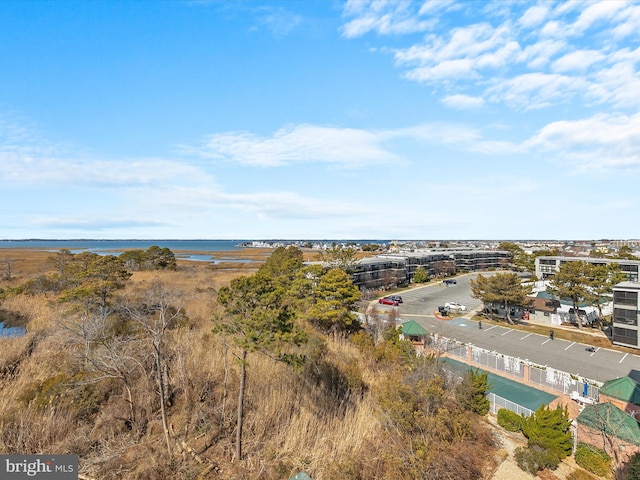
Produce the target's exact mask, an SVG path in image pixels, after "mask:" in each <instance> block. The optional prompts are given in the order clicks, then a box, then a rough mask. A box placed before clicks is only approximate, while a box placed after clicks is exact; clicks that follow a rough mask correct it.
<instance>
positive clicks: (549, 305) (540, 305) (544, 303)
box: [526, 296, 560, 313]
mask: <svg viewBox="0 0 640 480" xmlns="http://www.w3.org/2000/svg"><path fill="white" fill-rule="evenodd" d="M526 306H527V307H528V308H533V309H534V310H538V311H541V312H552V313H553V312H555V311H556V308H558V307H559V306H560V302H558V301H557V300H553V299H550V298H546V297H540V296H538V297H532V298H530V299H529V303H528V304H527V305H526Z"/></svg>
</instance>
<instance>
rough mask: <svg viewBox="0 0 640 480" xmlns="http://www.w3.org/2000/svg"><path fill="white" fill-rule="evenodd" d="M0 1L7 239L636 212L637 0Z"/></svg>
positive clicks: (510, 224)
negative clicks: (478, 0) (534, 0)
mask: <svg viewBox="0 0 640 480" xmlns="http://www.w3.org/2000/svg"><path fill="white" fill-rule="evenodd" d="M0 18H2V19H3V20H4V21H3V28H2V29H0V65H2V72H3V73H2V75H0V182H1V185H2V188H0V205H1V206H0V209H1V214H0V238H4V239H30V238H43V239H133V238H135V239H143V240H145V239H221V240H226V239H251V240H253V239H255V240H263V239H264V240H268V239H281V240H297V239H302V240H304V239H334V238H335V239H341V240H351V239H376V238H377V239H400V240H402V239H443V240H444V239H452V240H473V239H476V240H478V239H485V240H487V241H493V240H500V239H519V238H520V239H528V240H531V241H535V240H544V239H554V238H557V239H594V240H596V239H618V240H625V239H630V238H637V237H638V235H639V232H638V228H637V226H636V225H635V224H634V223H633V222H634V220H635V219H636V218H637V212H638V211H640V189H639V188H638V179H640V169H639V166H640V95H639V94H638V92H640V72H639V69H638V66H639V64H640V1H637V0H628V1H622V0H611V1H585V2H583V1H571V2H567V1H548V2H530V1H514V2H504V1H488V2H475V1H471V0H460V1H456V0H426V1H416V2H411V1H388V2H378V1H373V0H353V1H329V0H327V1H322V2H284V1H271V2H265V1H259V0H258V1H252V2H244V1H225V2H217V1H206V0H202V1H165V2H87V1H80V0H68V1H65V2H50V1H43V0H27V1H17V0H7V1H4V2H0Z"/></svg>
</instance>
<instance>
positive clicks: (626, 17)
mask: <svg viewBox="0 0 640 480" xmlns="http://www.w3.org/2000/svg"><path fill="white" fill-rule="evenodd" d="M350 5H351V6H352V7H353V8H352V9H351V10H350V13H349V15H350V18H352V20H354V21H355V20H357V19H361V20H362V21H373V20H372V19H376V21H378V22H379V21H381V19H382V18H383V17H384V18H386V21H388V22H390V23H393V22H397V21H399V19H402V20H407V19H408V18H413V19H414V20H416V21H417V20H418V19H420V20H421V19H423V18H425V17H420V12H422V13H429V12H432V11H433V9H436V6H437V5H440V4H439V3H438V2H427V3H425V4H423V6H422V7H421V10H420V11H419V12H416V11H415V9H413V8H411V7H410V6H408V5H407V4H406V3H405V2H386V1H382V2H375V1H373V0H372V1H368V2H357V1H354V2H350ZM356 5H357V8H355V6H356ZM465 7H466V8H465ZM522 7H523V4H522V3H521V2H495V3H489V4H487V5H486V8H483V9H480V10H478V9H476V8H472V7H471V6H470V4H469V3H468V2H456V3H453V2H447V3H446V5H442V7H441V8H439V10H438V21H439V24H440V25H442V26H443V27H444V26H445V25H455V27H454V28H452V29H447V28H440V29H438V30H436V29H435V28H432V29H431V30H430V33H428V34H427V35H426V36H425V37H424V38H423V39H422V40H421V41H418V42H413V38H412V39H411V41H412V43H411V44H409V45H407V46H404V47H400V48H398V47H395V48H393V49H391V48H379V49H377V51H392V52H393V54H394V60H395V64H396V66H397V67H398V68H401V69H403V77H404V78H406V79H408V80H410V81H414V82H419V83H423V84H428V85H430V86H433V87H435V90H434V92H433V94H434V95H442V97H443V98H442V100H440V101H441V103H443V104H445V105H447V104H451V102H452V101H454V102H455V100H456V99H458V100H462V99H463V98H464V97H459V98H458V97H456V95H465V93H466V92H468V91H471V90H475V91H480V92H481V93H479V94H477V95H476V96H477V97H482V98H484V100H485V102H491V103H503V104H505V105H507V106H508V107H511V108H515V109H518V110H532V109H540V108H545V107H550V106H552V105H557V104H558V103H564V104H570V103H571V102H574V101H575V102H581V103H580V104H579V105H580V106H581V107H582V106H586V105H589V106H593V105H596V104H598V105H600V106H603V105H605V104H606V103H610V104H611V105H612V106H614V107H620V106H623V105H624V102H630V103H627V105H637V104H638V103H639V102H638V101H636V100H634V99H631V98H629V97H631V96H633V93H629V92H637V90H636V87H637V81H636V79H637V76H638V73H637V60H636V59H634V60H629V61H630V62H632V63H627V64H626V65H625V66H624V67H623V66H621V65H615V64H616V63H619V62H620V60H616V58H617V57H619V55H620V53H622V52H626V54H627V55H628V54H629V51H630V50H631V48H629V45H624V44H620V43H619V41H620V40H621V39H624V38H628V37H629V36H634V38H638V37H640V34H639V32H640V5H638V4H637V2H624V1H601V2H592V1H586V0H585V1H579V0H576V1H571V2H558V3H550V2H539V3H537V4H534V5H531V6H527V5H525V6H524V8H522ZM454 10H455V17H454V16H453V14H452V12H453V11H454ZM385 15H386V17H385ZM412 16H413V17H412ZM366 29H377V31H381V29H380V28H379V27H374V26H373V24H371V25H369V26H368V27H366ZM632 48H633V49H635V48H636V45H635V44H634V45H633V47H632ZM607 70H612V71H613V70H619V71H621V72H622V73H624V75H623V76H622V79H621V80H620V83H624V85H622V84H621V85H619V86H618V85H615V84H614V82H612V81H611V80H609V79H607V73H606V72H607ZM605 80H606V83H601V82H604V81H605ZM635 96H636V97H639V98H640V96H638V95H635Z"/></svg>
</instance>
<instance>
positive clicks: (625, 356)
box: [618, 353, 629, 363]
mask: <svg viewBox="0 0 640 480" xmlns="http://www.w3.org/2000/svg"><path fill="white" fill-rule="evenodd" d="M627 355H629V354H628V353H625V354H624V357H622V358H621V359H620V361H619V362H618V363H622V361H623V360H624V359H625V358H627Z"/></svg>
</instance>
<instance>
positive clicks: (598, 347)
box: [591, 347, 600, 357]
mask: <svg viewBox="0 0 640 480" xmlns="http://www.w3.org/2000/svg"><path fill="white" fill-rule="evenodd" d="M598 350H600V347H598V348H596V350H595V352H593V353H592V354H591V356H592V357H593V356H594V355H595V354H596V352H597V351H598Z"/></svg>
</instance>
